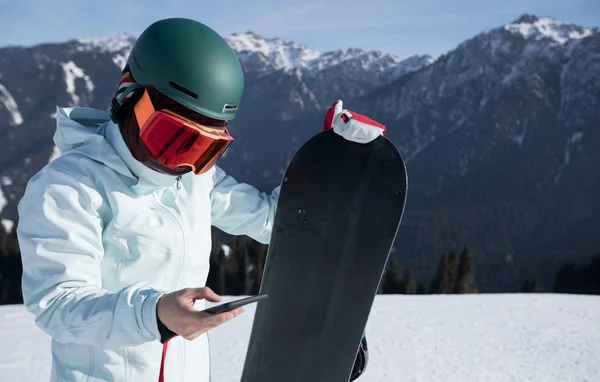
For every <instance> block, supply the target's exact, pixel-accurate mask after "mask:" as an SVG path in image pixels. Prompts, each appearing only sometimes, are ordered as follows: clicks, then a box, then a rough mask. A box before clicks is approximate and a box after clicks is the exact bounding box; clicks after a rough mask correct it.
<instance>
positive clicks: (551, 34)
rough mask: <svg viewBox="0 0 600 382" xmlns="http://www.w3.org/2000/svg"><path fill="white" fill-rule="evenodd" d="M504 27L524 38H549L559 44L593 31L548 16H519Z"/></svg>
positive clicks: (580, 37) (588, 34) (587, 34)
mask: <svg viewBox="0 0 600 382" xmlns="http://www.w3.org/2000/svg"><path fill="white" fill-rule="evenodd" d="M504 29H506V30H507V31H509V32H511V33H514V34H520V35H522V36H523V37H524V38H526V39H532V40H549V41H552V42H554V43H557V44H560V45H564V44H566V43H568V42H569V41H571V40H579V39H582V38H585V37H588V36H591V35H592V34H593V33H594V31H593V30H592V29H590V28H584V27H579V26H575V25H573V24H570V23H567V22H563V21H558V20H554V19H552V18H549V17H541V18H537V17H528V18H521V19H519V20H517V21H516V22H514V23H512V24H508V25H506V26H505V27H504Z"/></svg>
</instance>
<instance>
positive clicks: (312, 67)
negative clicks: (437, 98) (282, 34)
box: [225, 32, 434, 78]
mask: <svg viewBox="0 0 600 382" xmlns="http://www.w3.org/2000/svg"><path fill="white" fill-rule="evenodd" d="M225 40H226V41H227V42H228V43H229V45H230V46H231V48H232V49H233V50H234V51H235V52H236V54H237V56H238V58H239V60H240V61H241V62H242V63H244V62H250V61H252V64H251V65H246V67H245V70H247V71H263V72H265V71H271V70H284V71H285V72H290V71H294V70H297V69H303V70H308V71H310V72H312V73H315V72H319V71H323V70H326V69H329V68H331V67H334V66H336V65H339V64H341V63H343V62H348V61H354V62H356V64H357V65H358V66H360V67H361V68H362V69H363V70H365V71H381V72H383V71H386V70H391V77H392V78H398V77H400V76H402V75H404V74H407V73H410V72H413V71H416V70H419V69H421V68H423V67H424V66H427V65H430V64H431V63H433V62H434V59H433V58H432V57H431V56H428V55H421V56H412V57H408V58H406V59H401V58H398V57H395V56H392V55H388V54H383V53H381V52H377V51H371V52H367V51H364V50H362V49H357V48H348V49H345V50H335V51H328V52H319V51H317V50H314V49H312V48H310V47H307V46H305V45H302V44H298V43H296V42H293V41H288V40H284V39H280V38H265V37H263V36H260V35H258V34H256V33H253V32H245V33H233V34H230V35H228V36H225ZM256 62H259V63H260V64H258V65H256Z"/></svg>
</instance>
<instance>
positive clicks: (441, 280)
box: [429, 253, 449, 294]
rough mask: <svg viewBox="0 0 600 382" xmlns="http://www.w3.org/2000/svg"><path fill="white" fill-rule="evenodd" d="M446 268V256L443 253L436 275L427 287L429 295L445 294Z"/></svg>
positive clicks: (446, 282) (446, 283) (447, 265)
mask: <svg viewBox="0 0 600 382" xmlns="http://www.w3.org/2000/svg"><path fill="white" fill-rule="evenodd" d="M448 267H449V263H448V255H447V254H445V253H444V254H443V255H442V258H441V259H440V263H439V265H438V270H437V274H436V276H435V278H434V279H433V281H432V283H431V285H430V287H429V293H431V294H441V293H446V292H445V291H446V288H447V286H448Z"/></svg>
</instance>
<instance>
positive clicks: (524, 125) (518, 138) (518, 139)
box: [513, 118, 529, 147]
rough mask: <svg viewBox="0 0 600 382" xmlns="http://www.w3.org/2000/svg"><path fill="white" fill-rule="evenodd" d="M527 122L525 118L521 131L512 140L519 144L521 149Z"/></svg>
mask: <svg viewBox="0 0 600 382" xmlns="http://www.w3.org/2000/svg"><path fill="white" fill-rule="evenodd" d="M528 121H529V120H528V119H527V118H525V120H524V121H523V131H522V132H521V133H520V134H517V135H515V137H514V138H513V140H514V141H515V142H517V143H518V144H519V147H523V140H524V139H525V134H527V122H528Z"/></svg>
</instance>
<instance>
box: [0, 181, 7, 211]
mask: <svg viewBox="0 0 600 382" xmlns="http://www.w3.org/2000/svg"><path fill="white" fill-rule="evenodd" d="M6 203H7V201H6V197H5V196H4V192H2V187H1V186H0V213H2V210H3V209H4V207H6Z"/></svg>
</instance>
